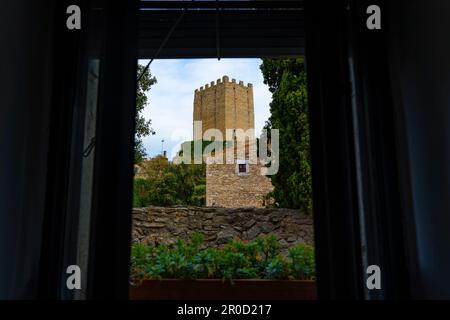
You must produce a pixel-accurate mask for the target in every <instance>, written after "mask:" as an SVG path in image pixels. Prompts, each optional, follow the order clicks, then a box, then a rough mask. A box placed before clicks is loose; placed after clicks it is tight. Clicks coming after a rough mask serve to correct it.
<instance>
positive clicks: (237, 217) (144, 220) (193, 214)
mask: <svg viewBox="0 0 450 320" xmlns="http://www.w3.org/2000/svg"><path fill="white" fill-rule="evenodd" d="M196 231H197V232H200V233H202V234H203V235H204V238H205V244H206V245H208V246H220V245H222V244H224V243H226V242H228V240H230V239H233V238H239V239H242V240H253V239H255V238H256V237H258V236H259V235H268V234H273V235H275V236H276V237H277V238H278V239H279V241H280V245H281V248H282V250H283V252H286V249H287V248H288V247H291V246H292V245H295V244H297V243H306V244H309V245H313V238H314V236H313V222H312V219H311V218H310V217H306V216H305V215H304V214H302V213H300V211H298V210H292V209H266V208H253V207H247V208H217V207H148V208H138V209H134V210H133V233H132V234H133V241H135V242H137V241H139V242H146V243H148V242H150V243H164V244H171V243H174V242H175V241H176V239H178V238H181V239H185V240H187V239H189V238H190V236H191V234H192V233H193V232H196Z"/></svg>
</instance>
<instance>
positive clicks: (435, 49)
mask: <svg viewBox="0 0 450 320" xmlns="http://www.w3.org/2000/svg"><path fill="white" fill-rule="evenodd" d="M389 9H390V11H389V18H388V22H389V23H388V27H389V28H390V30H389V35H390V36H389V47H390V59H391V74H392V83H393V86H394V88H393V92H394V97H395V101H396V104H397V107H398V108H399V109H400V110H402V116H403V119H404V125H405V130H404V131H405V134H406V141H407V144H406V146H407V149H408V150H407V152H408V154H409V170H410V172H409V174H410V190H411V199H412V208H411V213H410V214H411V215H412V217H413V219H411V220H412V221H413V223H412V225H411V226H410V227H412V228H411V229H413V230H415V237H413V239H411V240H412V242H415V246H416V248H415V250H414V251H415V252H414V253H413V255H412V256H411V259H412V263H411V265H412V267H413V269H414V270H413V274H412V277H413V279H411V280H412V282H413V283H412V284H413V295H414V296H415V297H420V298H447V299H448V298H450V273H449V270H450V200H449V198H450V59H449V57H450V41H449V40H450V39H449V37H450V19H449V14H450V2H448V1H442V0H430V1H426V2H423V1H419V0H408V1H406V0H404V1H392V2H391V3H390V8H389Z"/></svg>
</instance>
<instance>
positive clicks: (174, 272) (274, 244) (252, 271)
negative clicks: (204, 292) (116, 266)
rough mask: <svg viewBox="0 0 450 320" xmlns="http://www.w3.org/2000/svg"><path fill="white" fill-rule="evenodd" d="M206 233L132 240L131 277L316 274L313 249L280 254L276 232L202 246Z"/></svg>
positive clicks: (298, 248) (303, 247)
mask: <svg viewBox="0 0 450 320" xmlns="http://www.w3.org/2000/svg"><path fill="white" fill-rule="evenodd" d="M203 247H204V245H203V236H202V235H201V234H199V233H194V234H193V235H192V237H191V239H190V241H183V240H177V241H176V242H175V243H174V244H173V245H170V246H168V245H163V244H160V245H158V246H154V245H152V244H147V245H144V244H141V243H135V244H133V247H132V251H131V280H132V282H133V283H136V282H139V281H141V280H144V279H223V280H230V281H231V282H233V279H300V280H308V279H313V278H314V277H315V269H314V250H313V249H312V248H311V247H309V246H306V245H303V244H300V245H296V246H294V247H291V248H290V249H289V255H288V257H285V256H283V255H281V253H280V246H279V243H278V240H277V239H276V237H275V236H265V237H259V238H257V239H255V240H254V241H242V240H239V239H234V240H231V241H229V242H228V243H227V244H226V245H225V246H223V247H221V248H212V247H208V248H203Z"/></svg>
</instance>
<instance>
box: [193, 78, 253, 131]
mask: <svg viewBox="0 0 450 320" xmlns="http://www.w3.org/2000/svg"><path fill="white" fill-rule="evenodd" d="M194 121H202V130H201V132H196V131H195V130H194V134H196V136H194V140H201V139H202V136H203V133H205V131H206V130H208V129H218V130H220V132H221V133H222V136H223V140H226V136H225V134H226V129H238V128H240V129H243V130H245V131H246V130H248V129H254V123H255V117H254V107H253V86H252V84H251V83H249V84H248V85H247V86H245V85H244V82H243V81H239V83H236V80H235V79H232V80H231V82H230V81H229V78H228V76H223V77H222V79H217V81H216V83H214V81H212V82H211V85H209V84H207V85H205V87H201V88H200V89H197V90H195V95H194Z"/></svg>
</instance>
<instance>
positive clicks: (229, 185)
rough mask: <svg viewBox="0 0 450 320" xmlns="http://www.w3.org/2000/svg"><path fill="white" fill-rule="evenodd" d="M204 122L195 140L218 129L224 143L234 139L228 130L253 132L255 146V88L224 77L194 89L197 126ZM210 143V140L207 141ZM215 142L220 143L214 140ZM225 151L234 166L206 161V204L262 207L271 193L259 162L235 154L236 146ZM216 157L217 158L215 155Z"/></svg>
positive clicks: (196, 133) (247, 145)
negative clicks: (232, 154) (231, 153)
mask: <svg viewBox="0 0 450 320" xmlns="http://www.w3.org/2000/svg"><path fill="white" fill-rule="evenodd" d="M195 121H201V122H202V126H201V130H195V128H194V140H202V138H203V134H204V133H205V132H206V131H207V130H209V129H218V130H220V132H221V133H222V137H223V139H222V140H228V141H229V140H231V138H233V139H234V138H235V137H229V136H228V137H227V136H226V131H227V129H228V130H231V132H233V130H238V129H242V130H244V131H247V130H249V129H252V131H251V136H249V137H248V138H250V141H249V143H246V151H248V150H249V146H250V145H253V146H255V136H254V128H255V116H254V105H253V86H252V84H251V83H249V84H248V85H247V86H245V85H244V82H243V81H239V83H237V82H236V80H235V79H232V80H231V82H230V81H229V78H228V76H223V77H222V79H218V80H217V81H216V82H215V83H214V81H213V82H211V84H210V85H208V84H207V85H205V86H204V87H201V88H200V89H197V90H195V94H194V123H195ZM206 140H210V139H206ZM215 140H219V139H218V138H217V137H215ZM230 149H231V148H229V149H227V150H224V152H225V153H227V152H230V151H233V153H234V156H233V158H234V162H233V163H228V162H227V163H210V162H209V161H206V205H207V206H216V207H231V208H233V207H248V206H251V207H262V206H263V198H264V196H265V195H266V194H267V193H269V192H270V191H272V189H273V187H272V184H271V182H270V178H268V177H266V176H263V175H261V168H262V167H263V165H261V164H260V163H259V162H258V161H255V162H251V161H249V153H248V152H244V153H238V152H236V145H235V146H234V147H233V149H234V150H230ZM216 156H217V155H216Z"/></svg>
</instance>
